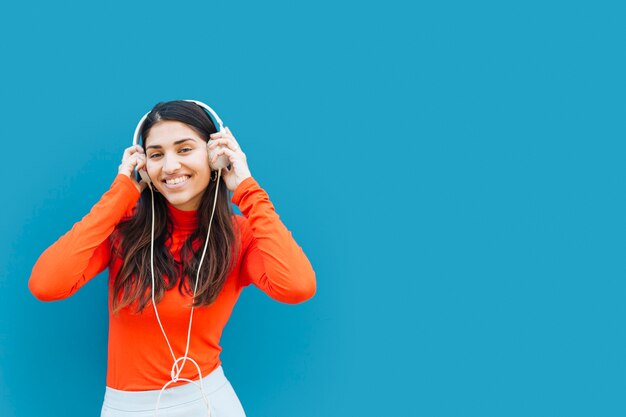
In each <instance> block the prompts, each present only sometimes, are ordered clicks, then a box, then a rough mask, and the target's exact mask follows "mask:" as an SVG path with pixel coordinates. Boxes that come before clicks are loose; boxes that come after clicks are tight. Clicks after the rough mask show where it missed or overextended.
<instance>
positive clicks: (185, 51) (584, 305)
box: [0, 0, 626, 417]
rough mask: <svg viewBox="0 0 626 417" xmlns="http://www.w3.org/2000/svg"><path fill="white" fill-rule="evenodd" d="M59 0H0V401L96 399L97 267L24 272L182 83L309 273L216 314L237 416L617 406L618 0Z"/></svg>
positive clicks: (623, 106)
mask: <svg viewBox="0 0 626 417" xmlns="http://www.w3.org/2000/svg"><path fill="white" fill-rule="evenodd" d="M60 3H62V4H59V3H57V2H55V3H54V4H52V3H51V4H48V2H43V1H36V2H26V3H22V4H21V5H18V4H17V3H14V4H10V5H9V4H6V3H3V5H2V6H0V48H1V49H0V59H1V62H2V65H1V66H0V73H1V77H0V97H1V98H2V99H1V100H0V115H1V123H0V138H1V146H2V153H3V157H2V160H1V161H2V173H3V179H4V181H3V191H2V201H3V204H2V206H1V209H0V210H1V215H0V218H1V219H2V220H1V221H2V225H1V226H2V229H1V230H2V234H3V239H2V240H0V261H1V262H0V274H1V275H0V294H2V295H1V297H2V298H1V300H2V301H1V302H0V415H2V416H34V415H42V416H43V415H65V416H87V415H93V416H95V415H99V411H100V407H101V404H102V398H103V394H104V387H105V374H106V340H107V311H106V284H105V282H106V275H105V274H102V275H100V276H98V277H97V278H95V279H94V280H92V281H91V282H90V283H88V284H87V285H86V286H85V287H84V288H83V289H81V290H80V291H79V292H78V293H77V294H75V295H74V296H73V297H71V298H69V299H67V300H63V301H60V302H54V303H42V302H39V301H37V300H36V299H35V298H34V297H33V296H32V295H31V294H30V292H29V291H28V288H27V282H28V278H29V275H30V271H31V268H32V266H33V264H34V263H35V261H36V259H37V257H38V256H39V254H40V253H41V252H42V251H43V250H44V249H45V248H46V247H48V246H49V245H50V244H52V243H53V242H54V241H55V240H56V239H57V238H58V237H59V236H61V235H62V234H63V233H65V231H67V230H69V228H70V227H71V226H72V224H73V223H74V222H76V221H78V220H79V219H80V218H81V217H82V216H83V215H84V214H86V213H87V212H88V211H89V209H90V207H91V206H92V205H93V204H94V203H95V202H96V201H97V200H98V199H99V197H100V196H101V195H102V194H103V193H104V192H105V191H106V190H107V189H108V187H109V185H110V183H111V182H112V180H113V179H114V177H115V174H116V172H117V166H118V164H119V160H120V158H121V155H122V152H123V149H124V148H125V147H127V146H128V145H129V144H130V141H131V137H132V131H133V129H134V127H135V124H136V123H137V121H138V119H139V117H140V116H141V115H142V114H143V113H144V112H146V111H148V110H149V109H150V108H151V107H152V106H153V105H154V104H156V103H157V102H158V101H162V100H171V99H181V98H195V99H199V100H202V101H205V102H207V103H209V104H210V105H212V106H214V108H215V109H216V110H217V111H218V113H219V114H220V116H221V117H222V118H223V119H224V121H225V122H226V124H227V125H228V126H230V127H231V128H232V131H233V133H234V134H235V136H236V137H237V139H238V141H239V142H240V143H241V145H242V147H243V149H244V151H245V152H246V154H247V155H248V161H249V165H250V169H251V171H252V174H253V175H254V176H255V177H256V178H257V180H258V181H259V182H260V184H261V185H262V186H263V187H264V188H265V189H266V190H267V191H268V193H269V195H270V197H271V198H272V201H273V202H274V204H275V206H276V209H277V211H278V213H279V214H280V216H281V218H282V219H283V221H284V223H285V224H286V225H287V227H288V228H289V229H290V230H291V231H292V232H293V234H294V237H295V238H296V240H297V241H298V243H299V244H300V245H301V246H302V247H303V248H304V250H305V252H306V253H307V255H308V256H309V259H310V260H311V262H312V264H313V265H314V268H315V270H316V273H317V279H318V293H317V294H316V296H315V297H314V298H313V299H312V300H310V301H309V302H307V303H304V304H300V305H296V306H289V305H283V304H280V303H277V302H274V301H272V300H271V299H269V298H268V297H267V296H265V294H263V293H262V292H261V291H259V290H258V289H256V288H255V287H250V288H248V289H246V291H244V293H243V295H242V297H241V299H240V301H239V303H238V305H237V306H236V308H235V311H234V313H233V316H232V318H231V321H230V322H229V324H228V326H227V328H226V330H225V333H224V336H223V339H222V342H223V348H224V352H223V354H222V359H223V362H224V368H225V370H226V373H227V376H228V377H229V379H230V380H231V382H232V384H233V386H234V387H235V390H236V391H237V393H238V395H239V397H240V399H241V401H242V403H243V405H244V407H245V409H246V411H247V413H248V415H249V416H251V417H252V416H272V417H282V416H302V417H308V416H346V415H350V416H351V415H363V416H379V415H385V416H481V417H485V416H568V417H572V416H623V415H625V414H626V401H625V396H624V392H625V391H626V379H625V371H626V363H625V359H624V358H625V357H626V335H625V333H624V323H625V320H626V314H625V313H626V311H625V309H626V307H625V306H626V304H625V303H624V302H623V299H624V294H625V292H626V283H625V281H624V276H625V273H626V270H625V269H626V268H625V262H624V253H625V250H626V242H625V238H624V237H625V236H626V233H625V232H626V230H625V226H626V224H625V222H624V220H623V219H624V213H625V210H626V199H625V193H624V186H625V184H624V179H625V177H624V162H623V160H624V152H625V150H626V146H625V143H624V133H625V132H624V126H625V123H624V120H625V118H624V111H625V110H626V94H625V93H626V91H625V90H626V88H625V87H626V85H625V84H626V83H625V77H624V74H626V68H625V63H626V60H625V57H624V41H625V35H626V26H625V25H624V18H625V14H624V12H625V11H626V8H625V7H624V6H621V5H620V2H617V1H616V2H602V1H595V2H586V3H585V2H576V1H574V2H571V1H568V2H565V1H563V2H554V1H548V2H546V1H531V2H528V1H518V2H498V1H491V2H489V1H477V2H460V1H440V2H432V4H420V3H416V2H408V1H407V2H398V1H394V0H390V1H385V2H368V1H365V2H363V1H361V2H357V1H323V0H320V1H317V2H310V3H303V2H291V1H282V2H281V1H271V0H270V1H264V2H234V1H231V2H226V1H224V2H219V3H217V2H206V1H205V2H199V1H195V2H194V1H191V2H174V3H171V2H160V1H141V2H140V1H137V2H119V1H114V2H106V3H105V2H100V3H98V4H87V3H89V2H75V1H74V2H60ZM504 3H506V4H504ZM61 410H63V411H61Z"/></svg>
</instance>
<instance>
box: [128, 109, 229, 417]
mask: <svg viewBox="0 0 626 417" xmlns="http://www.w3.org/2000/svg"><path fill="white" fill-rule="evenodd" d="M184 101H189V102H192V103H195V104H197V105H198V106H200V107H202V108H203V109H205V110H207V111H208V112H209V113H210V114H211V115H212V116H213V117H214V118H215V120H216V121H217V123H218V125H219V131H223V130H224V124H223V123H222V119H220V117H219V116H218V115H217V113H215V111H214V110H213V109H212V108H211V107H209V106H207V105H206V104H204V103H202V102H200V101H197V100H184ZM149 114H150V112H148V113H146V114H144V116H143V117H142V118H141V120H139V123H138V124H137V127H136V128H135V134H134V136H133V145H137V144H138V143H139V136H140V133H141V128H142V127H143V123H144V122H145V120H146V118H147V117H148V115H149ZM144 140H145V138H144ZM218 148H219V147H218ZM216 150H217V149H215V150H214V151H213V152H215V151H216ZM210 158H211V153H209V160H210ZM228 164H229V160H228V158H227V157H226V156H225V155H222V156H220V157H219V158H218V160H217V161H216V162H215V163H214V164H212V165H211V168H213V169H215V170H217V185H216V186H215V198H214V199H213V210H211V218H210V220H209V229H208V232H207V238H206V242H205V244H204V250H203V251H202V257H201V258H200V262H199V264H198V273H197V275H196V284H195V286H194V290H193V298H195V297H196V290H197V288H198V281H199V278H200V270H201V269H202V261H204V256H205V255H206V250H207V247H208V245H209V236H210V235H211V224H212V223H213V214H214V213H215V206H216V203H217V195H218V191H219V185H220V177H221V174H222V168H224V167H226V166H228ZM139 175H141V178H142V179H143V180H144V181H145V182H146V183H147V184H148V187H149V188H150V194H151V197H152V216H151V217H152V233H151V239H150V272H151V275H152V305H153V307H154V313H155V314H156V318H157V321H158V322H159V326H160V327H161V332H163V336H164V337H165V341H166V342H167V346H168V347H169V349H170V353H171V354H172V359H174V363H173V365H172V370H171V372H170V377H171V380H170V381H169V382H167V383H166V384H165V385H164V386H163V387H162V388H161V392H160V393H159V397H158V398H157V402H156V406H155V408H154V415H155V417H156V415H157V412H158V410H159V404H160V402H161V395H162V394H163V391H164V390H165V389H166V388H167V387H168V386H169V385H170V384H172V383H174V382H178V381H185V382H189V383H192V384H194V385H195V386H196V387H198V384H196V382H194V381H192V380H190V379H186V378H179V376H180V373H181V372H182V370H183V367H184V366H185V361H187V360H189V361H190V362H192V363H193V364H194V365H195V366H196V369H197V370H198V375H199V376H200V387H199V389H200V391H201V392H202V397H203V398H204V403H205V405H206V406H207V409H208V413H209V414H208V416H209V417H211V402H210V401H209V398H208V397H207V395H206V393H205V392H204V387H203V385H202V370H201V369H200V366H198V363H197V362H196V361H194V360H193V359H191V358H190V357H188V356H187V354H188V353H189V342H190V340H191V324H192V322H193V310H194V307H192V308H191V314H190V317H189V329H188V331H187V347H186V348H185V354H184V355H183V356H181V357H179V358H176V355H175V354H174V351H173V349H172V346H171V345H170V341H169V339H168V338H167V335H166V334H165V329H163V324H161V319H160V318H159V312H158V310H157V307H156V302H155V299H154V191H153V187H152V183H151V180H150V177H149V176H148V173H147V172H146V171H145V170H141V171H139ZM181 360H182V364H181V365H180V366H179V365H178V362H180V361H181Z"/></svg>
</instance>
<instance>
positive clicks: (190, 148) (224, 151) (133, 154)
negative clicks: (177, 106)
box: [118, 120, 251, 210]
mask: <svg viewBox="0 0 626 417" xmlns="http://www.w3.org/2000/svg"><path fill="white" fill-rule="evenodd" d="M182 140H184V142H180V141H182ZM145 145H146V153H144V150H143V148H142V147H141V146H139V145H135V146H131V147H129V148H126V150H125V151H124V154H123V156H122V163H121V164H120V166H119V169H118V173H119V174H123V175H126V176H128V177H129V178H130V179H131V180H132V181H133V183H134V184H135V186H136V187H137V190H139V191H142V190H143V189H144V188H145V187H146V184H145V183H144V181H141V182H139V183H138V182H137V181H136V180H135V178H134V175H132V173H133V170H134V169H137V170H146V171H147V172H148V175H149V177H150V179H151V180H152V184H153V185H154V187H155V188H156V190H157V191H158V192H160V193H161V194H163V196H164V197H165V198H166V199H167V200H168V202H169V203H170V204H171V205H173V206H174V207H176V208H178V209H180V210H197V209H198V206H199V205H200V199H201V197H202V193H203V192H204V190H205V189H206V187H207V186H208V184H209V181H210V179H211V169H210V164H211V163H214V162H215V161H217V159H218V158H219V157H220V156H222V155H225V156H226V157H227V158H228V160H229V163H230V169H227V168H224V169H223V170H222V174H221V177H222V180H223V181H224V183H225V184H226V187H227V188H228V189H229V190H230V191H234V190H235V189H236V188H237V187H238V186H239V184H241V182H242V181H243V180H245V179H246V178H248V177H251V174H250V170H249V168H248V164H247V160H246V155H245V154H244V153H243V151H242V150H241V147H240V146H239V144H238V143H237V141H236V140H235V137H234V136H233V135H232V133H231V131H230V129H228V128H225V129H224V131H220V132H218V133H214V134H212V135H211V137H210V140H209V142H204V140H203V139H202V137H201V136H200V135H199V134H198V133H197V132H196V131H195V130H193V129H192V128H191V127H189V126H188V125H186V124H185V123H182V122H177V121H169V120H168V121H161V122H158V123H156V124H155V125H153V126H152V129H150V134H149V135H148V137H147V138H146V140H145ZM209 150H211V151H212V152H213V151H215V152H214V154H213V158H212V160H209V154H208V151H209ZM182 176H188V177H189V178H188V179H187V180H186V181H185V182H184V183H183V184H179V185H168V184H166V183H165V182H164V180H166V179H173V178H180V177H182Z"/></svg>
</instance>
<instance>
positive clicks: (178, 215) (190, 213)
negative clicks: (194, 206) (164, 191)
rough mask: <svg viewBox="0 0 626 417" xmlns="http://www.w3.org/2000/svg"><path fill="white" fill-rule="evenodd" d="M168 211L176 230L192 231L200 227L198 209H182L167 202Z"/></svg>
mask: <svg viewBox="0 0 626 417" xmlns="http://www.w3.org/2000/svg"><path fill="white" fill-rule="evenodd" d="M167 211H168V213H169V216H170V218H171V219H172V223H173V224H174V229H175V230H180V231H183V232H192V231H193V230H195V229H196V228H197V227H198V212H197V210H180V209H177V208H176V207H174V206H172V205H171V204H170V203H169V202H167Z"/></svg>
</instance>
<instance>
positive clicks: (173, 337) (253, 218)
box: [28, 174, 316, 391]
mask: <svg viewBox="0 0 626 417" xmlns="http://www.w3.org/2000/svg"><path fill="white" fill-rule="evenodd" d="M139 195H140V194H139V192H138V191H137V188H135V186H134V185H133V183H132V182H131V180H130V178H128V177H127V176H125V175H121V174H120V175H118V176H117V177H116V178H115V181H114V182H113V184H112V185H111V188H110V189H109V190H108V191H107V192H106V193H105V194H104V195H103V196H102V198H101V199H100V201H98V203H96V204H95V205H94V206H93V208H92V209H91V211H90V212H89V214H87V215H86V216H85V217H83V219H82V220H81V221H79V222H78V223H76V224H75V225H74V226H73V227H72V229H71V230H70V231H69V232H67V233H66V234H65V235H63V236H62V237H61V238H59V240H57V241H56V242H55V243H54V244H53V245H52V246H50V247H49V248H48V249H46V250H45V251H44V253H43V254H42V255H41V256H40V257H39V259H38V260H37V263H36V264H35V266H34V267H33V271H32V274H31V277H30V280H29V282H28V286H29V288H30V290H31V292H32V293H33V294H34V295H35V297H37V298H38V299H40V300H42V301H53V300H60V299H64V298H67V297H69V296H71V295H72V294H74V293H75V292H76V291H78V290H79V289H80V288H81V287H82V286H83V285H85V283H87V281H89V280H90V279H92V278H93V277H95V276H96V275H98V274H99V273H101V272H102V271H103V270H104V269H105V268H107V267H108V268H109V286H108V287H109V345H108V366H107V380H106V385H107V386H108V387H110V388H114V389H118V390H124V391H143V390H154V389H161V387H162V386H163V385H164V384H165V383H166V382H168V381H169V380H170V371H171V369H172V365H173V359H172V355H171V353H170V351H169V348H168V347H167V343H166V342H165V338H164V337H163V334H162V333H161V329H160V328H159V323H158V321H157V319H156V315H155V313H154V308H153V307H152V305H151V302H150V303H149V304H148V305H147V306H146V308H145V309H144V310H143V311H142V312H141V313H139V314H137V313H134V312H132V311H131V308H129V307H127V308H124V309H122V310H121V311H120V312H119V314H118V315H117V316H115V315H113V314H112V311H111V306H112V304H111V302H112V297H113V292H112V289H113V286H112V284H113V279H114V277H115V276H116V275H117V273H118V271H119V269H120V267H121V266H122V260H121V259H120V258H119V257H115V256H112V254H111V239H110V237H111V234H112V232H113V230H114V229H115V227H116V225H117V224H118V223H119V222H120V221H121V220H122V219H123V218H124V217H125V216H128V215H131V213H132V212H133V209H134V208H135V205H136V204H137V201H138V199H139ZM231 201H232V202H233V203H234V204H236V205H237V206H238V207H239V209H240V210H241V213H242V214H243V216H239V215H236V216H233V222H236V223H237V224H236V226H238V227H235V231H236V232H239V233H240V238H239V239H238V242H239V244H240V245H241V247H240V248H239V251H238V253H239V255H238V259H237V262H236V264H235V267H234V269H233V270H232V271H231V273H230V274H229V276H228V278H227V279H226V282H225V284H224V287H223V289H222V291H221V293H220V294H219V296H218V298H217V300H216V301H215V302H214V303H213V304H212V305H210V306H208V307H200V308H195V309H194V313H193V325H192V329H191V340H190V342H189V353H188V356H189V357H191V358H192V359H194V360H195V361H196V362H197V363H198V365H199V366H200V369H201V370H202V376H206V375H208V374H209V373H210V372H211V371H213V370H214V369H215V368H217V367H218V366H219V365H220V364H221V361H220V358H219V354H220V352H221V347H220V345H219V341H220V337H221V335H222V330H223V329H224V326H225V325H226V322H227V321H228V319H229V317H230V314H231V312H232V310H233V307H234V305H235V303H236V302H237V299H238V297H239V294H240V293H241V291H242V289H243V288H244V287H245V286H247V285H249V284H251V283H252V284H254V285H256V286H257V287H258V288H260V289H261V290H262V291H264V292H265V293H266V294H267V295H269V296H270V297H271V298H273V299H275V300H278V301H281V302H284V303H292V304H295V303H299V302H303V301H305V300H307V299H309V298H311V297H312V296H313V294H315V291H316V281H315V272H314V271H313V269H312V267H311V264H310V263H309V261H308V259H307V257H306V255H305V254H304V252H303V251H302V249H301V248H300V246H298V244H297V243H296V242H295V240H294V239H293V237H292V236H291V233H290V232H289V230H288V229H287V228H286V227H285V226H284V225H283V223H282V222H281V221H280V219H279V217H278V214H277V213H276V212H275V211H274V206H273V205H272V203H271V202H270V200H269V197H268V195H267V193H266V192H265V191H264V190H263V189H262V188H261V187H260V186H259V185H258V183H257V182H256V181H255V180H254V179H253V178H247V179H245V180H244V181H242V182H241V184H239V186H238V187H237V189H236V190H235V192H234V193H233V196H232V199H231ZM168 209H169V215H170V216H171V219H172V222H173V225H174V230H173V234H172V239H171V246H170V251H171V252H172V255H173V256H174V257H176V258H178V257H179V252H180V248H181V247H182V244H183V243H184V240H185V239H186V238H187V237H188V236H189V234H190V233H191V231H192V230H193V229H194V228H195V227H196V224H197V220H196V219H197V217H196V212H195V211H182V210H178V209H176V208H175V207H173V206H171V205H169V204H168ZM191 298H192V297H191V296H182V295H181V294H180V293H179V291H178V286H177V285H176V286H174V287H173V288H172V289H171V290H169V291H167V292H166V294H165V296H164V298H163V299H162V300H161V301H160V302H159V303H158V304H157V308H158V311H159V317H160V319H161V323H162V324H163V327H164V329H165V333H166V334H167V337H168V339H169V341H170V343H171V345H172V349H173V351H174V354H175V355H176V356H177V357H180V356H183V355H184V354H185V347H186V343H187V330H188V326H189V315H190V312H191V309H190V308H187V307H185V305H188V304H190V303H191ZM131 307H132V306H131ZM180 363H181V362H179V364H180ZM180 378H187V379H191V380H197V379H198V378H199V375H198V371H197V369H196V367H195V366H194V365H193V364H192V363H190V362H189V361H187V362H186V364H185V368H184V370H183V372H182V373H181V375H180ZM183 383H184V382H183V381H179V382H177V383H173V384H171V385H170V387H172V386H177V385H181V384H183Z"/></svg>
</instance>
